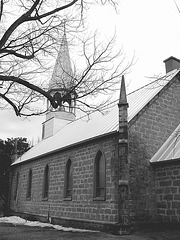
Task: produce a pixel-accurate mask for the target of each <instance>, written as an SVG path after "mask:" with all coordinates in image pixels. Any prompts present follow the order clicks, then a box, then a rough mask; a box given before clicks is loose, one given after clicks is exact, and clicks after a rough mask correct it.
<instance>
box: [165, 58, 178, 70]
mask: <svg viewBox="0 0 180 240" xmlns="http://www.w3.org/2000/svg"><path fill="white" fill-rule="evenodd" d="M164 63H165V67H166V73H168V72H171V71H172V70H175V69H179V68H180V60H179V59H178V58H175V57H172V56H171V57H169V58H167V59H165V60H164Z"/></svg>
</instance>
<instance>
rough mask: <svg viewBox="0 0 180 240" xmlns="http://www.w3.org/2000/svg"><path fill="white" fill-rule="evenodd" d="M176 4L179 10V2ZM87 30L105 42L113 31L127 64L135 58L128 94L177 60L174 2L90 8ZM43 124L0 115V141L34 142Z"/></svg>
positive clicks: (179, 26)
mask: <svg viewBox="0 0 180 240" xmlns="http://www.w3.org/2000/svg"><path fill="white" fill-rule="evenodd" d="M176 2H177V3H178V4H179V6H180V0H176ZM89 26H90V27H91V28H92V31H94V30H96V29H98V31H99V33H100V34H101V36H102V37H104V38H106V37H108V36H110V35H111V34H113V33H114V31H115V30H116V35H117V42H116V47H118V48H120V47H121V46H123V51H124V53H125V54H126V60H127V61H128V60H129V61H130V60H131V58H132V57H133V55H134V56H135V60H134V63H135V64H134V65H133V67H131V72H130V73H129V74H128V75H127V76H126V82H127V83H128V91H129V92H130V91H132V90H133V89H136V88H138V87H140V86H142V85H144V84H146V83H149V81H150V79H149V78H148V77H152V76H159V75H164V74H165V67H164V63H163V61H164V60H165V59H166V58H168V57H170V56H174V57H176V58H179V59H180V13H179V12H178V10H177V8H176V6H175V3H174V0H136V1H135V0H119V6H118V13H116V12H115V11H114V9H113V8H112V7H110V6H104V7H102V6H101V7H92V8H91V9H90V12H89ZM44 120H45V117H34V118H29V119H21V118H19V117H16V116H15V114H14V112H10V111H7V110H4V111H0V139H6V138H7V137H28V138H30V139H33V138H34V139H37V138H38V136H39V137H40V136H41V123H42V122H43V121H44Z"/></svg>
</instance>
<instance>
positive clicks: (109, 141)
mask: <svg viewBox="0 0 180 240" xmlns="http://www.w3.org/2000/svg"><path fill="white" fill-rule="evenodd" d="M116 142H117V141H115V138H114V137H111V138H107V137H106V139H105V138H103V140H102V139H101V140H97V141H93V142H91V143H89V144H84V145H81V146H78V147H74V148H71V149H68V150H66V151H65V150H64V151H59V152H57V153H54V154H50V155H49V156H46V157H42V158H39V159H36V160H33V161H27V162H26V163H23V164H22V165H21V164H19V165H17V166H16V165H15V166H13V167H12V178H13V179H12V182H13V185H12V189H11V201H10V208H11V211H12V212H16V213H26V214H27V215H39V216H42V217H44V218H46V219H48V218H50V219H52V218H53V219H58V218H59V219H61V220H63V219H66V220H69V221H71V222H72V221H73V220H74V221H78V220H79V221H81V222H82V221H83V220H84V221H86V222H87V221H89V222H92V221H94V222H98V224H99V223H101V222H102V224H103V223H104V222H107V223H108V222H109V223H114V224H115V223H116V222H117V216H118V209H117V206H118V204H117V197H116V184H117V179H116V169H115V166H116V164H114V160H115V159H116V157H115V158H114V155H117V154H114V153H115V152H116V148H117V147H116V144H117V143H116ZM99 150H101V151H102V152H103V153H104V156H105V161H106V198H105V200H99V199H97V200H96V199H93V186H94V160H95V157H96V154H97V152H98V151H99ZM69 158H70V159H71V161H72V166H73V193H72V199H71V200H70V199H66V198H64V179H65V165H66V163H67V160H68V159H69ZM112 161H113V162H112ZM47 164H48V166H49V176H50V180H49V194H48V199H43V198H42V191H43V174H44V168H45V166H46V165H47ZM29 169H32V190H31V198H30V199H27V198H26V192H27V179H28V172H29ZM17 172H19V184H18V195H17V198H16V199H14V192H15V188H16V186H15V185H16V184H15V183H16V179H15V178H16V174H17Z"/></svg>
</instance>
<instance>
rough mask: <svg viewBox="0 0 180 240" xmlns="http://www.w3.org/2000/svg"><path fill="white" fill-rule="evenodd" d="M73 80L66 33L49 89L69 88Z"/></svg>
mask: <svg viewBox="0 0 180 240" xmlns="http://www.w3.org/2000/svg"><path fill="white" fill-rule="evenodd" d="M72 82H73V71H72V65H71V60H70V56H69V48H68V42H67V38H66V33H64V35H63V38H62V41H61V45H60V49H59V52H58V56H57V58H56V62H55V65H54V69H53V73H52V77H51V80H50V82H49V89H57V88H68V87H69V86H71V85H72Z"/></svg>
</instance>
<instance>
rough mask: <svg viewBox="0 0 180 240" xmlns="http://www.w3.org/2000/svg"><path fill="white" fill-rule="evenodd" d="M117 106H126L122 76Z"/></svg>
mask: <svg viewBox="0 0 180 240" xmlns="http://www.w3.org/2000/svg"><path fill="white" fill-rule="evenodd" d="M118 105H128V103H127V95H126V86H125V79H124V75H122V80H121V88H120V96H119V104H118Z"/></svg>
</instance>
